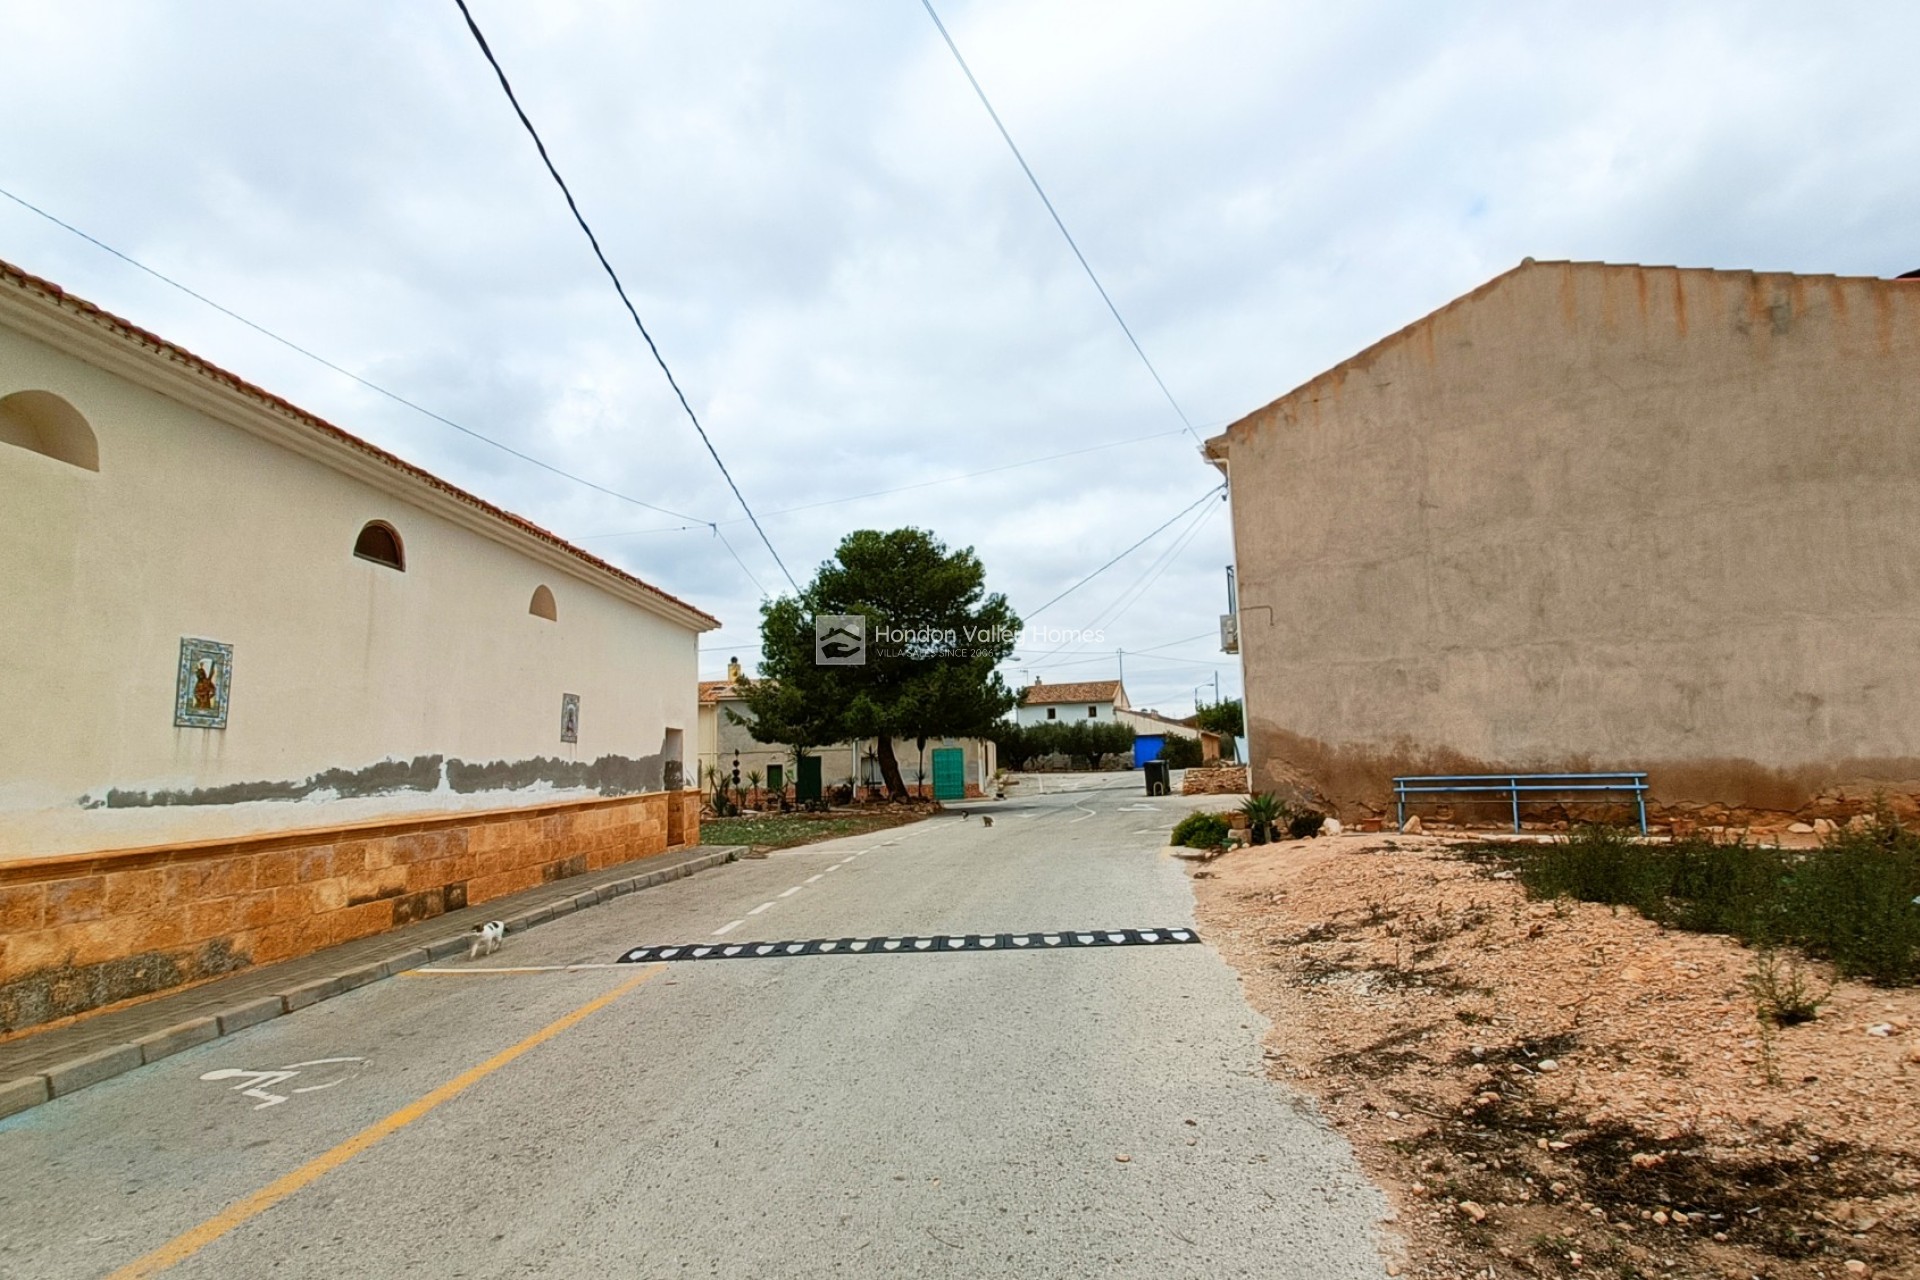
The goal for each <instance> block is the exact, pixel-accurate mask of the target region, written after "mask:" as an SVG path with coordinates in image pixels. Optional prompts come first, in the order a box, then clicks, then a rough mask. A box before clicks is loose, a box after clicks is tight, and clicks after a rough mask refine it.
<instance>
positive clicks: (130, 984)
mask: <svg viewBox="0 0 1920 1280" xmlns="http://www.w3.org/2000/svg"><path fill="white" fill-rule="evenodd" d="M669 805H678V806H679V807H680V814H681V817H680V824H681V832H682V834H683V836H684V839H683V842H682V843H684V844H692V843H697V842H698V841H699V838H700V834H699V833H700V803H699V793H698V792H694V791H684V792H679V793H667V792H652V793H649V794H645V795H638V796H623V797H619V798H615V799H598V798H596V799H590V800H582V801H575V802H571V803H566V804H556V805H552V806H547V807H543V808H539V809H531V810H529V809H516V810H509V811H492V812H485V813H471V814H459V815H455V816H448V817H438V818H429V819H422V820H417V821H411V822H401V823H386V824H380V825H372V826H359V827H333V828H320V829H314V830H307V831H301V832H292V833H283V834H279V835H273V836H260V837H252V838H248V839H245V840H238V841H226V842H219V843H202V844H192V845H173V846H166V847H162V848H152V849H131V850H124V851H118V852H112V853H100V854H88V855H80V856H74V857H64V858H46V859H36V860H33V861H23V862H13V863H4V864H0V1034H4V1033H7V1032H11V1031H17V1030H19V1029H21V1028H24V1027H31V1026H36V1025H38V1024H40V1023H44V1022H49V1021H53V1020H55V1019H58V1018H65V1017H70V1016H72V1015H75V1014H80V1013H85V1012H88V1011H89V1010H92V1009H97V1008H100V1007H102V1006H104V1005H109V1004H115V1003H118V1002H120V1001H123V1000H129V999H133V998H136V997H139V996H144V995H149V994H152V993H154V992H157V991H164V990H167V989H168V988H171V987H177V986H180V985H183V984H185V983H190V982H196V981H199V980H201V979H203V978H209V977H214V976H217V975H219V974H222V973H229V972H232V971H234V970H236V969H243V968H246V967H247V966H249V965H255V964H269V963H272V962H274V961H278V960H287V959H292V958H293V957H296V956H301V955H305V954H307V953H309V952H312V951H317V950H320V949H321V948H323V947H328V946H332V945H334V944H336V943H341V942H349V941H352V940H353V939H355V938H363V937H366V936H367V935H369V934H375V933H381V932H384V931H385V930H388V929H393V928H397V927H399V926H401V925H406V924H412V923H414V922H415V921H418V920H425V919H429V918H431V917H433V916H437V915H440V914H442V913H444V912H447V911H456V910H459V909H460V908H462V907H465V906H469V905H474V904H478V903H482V902H486V901H489V900H490V899H493V898H498V897H502V896H504V895H506V894H510V893H516V892H518V891H520V890H522V889H529V888H532V887H533V886H535V885H538V884H542V883H547V882H551V881H555V880H561V879H565V878H567V877H569V876H577V875H583V874H585V873H586V872H588V871H597V870H600V869H601V868H604V867H608V866H613V865H615V864H617V863H621V862H627V861H631V860H632V859H635V858H640V857H645V856H647V855H649V854H655V853H662V852H665V851H666V850H667V849H668V848H669V845H668V843H667V829H668V806H669Z"/></svg>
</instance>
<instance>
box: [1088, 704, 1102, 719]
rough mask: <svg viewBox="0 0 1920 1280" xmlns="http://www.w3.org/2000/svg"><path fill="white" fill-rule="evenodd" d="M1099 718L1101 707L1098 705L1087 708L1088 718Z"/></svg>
mask: <svg viewBox="0 0 1920 1280" xmlns="http://www.w3.org/2000/svg"><path fill="white" fill-rule="evenodd" d="M1099 718H1100V708H1098V707H1088V708H1087V719H1089V720H1098V719H1099Z"/></svg>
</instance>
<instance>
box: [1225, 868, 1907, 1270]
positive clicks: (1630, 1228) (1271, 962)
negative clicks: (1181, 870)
mask: <svg viewBox="0 0 1920 1280" xmlns="http://www.w3.org/2000/svg"><path fill="white" fill-rule="evenodd" d="M1468 843H1469V842H1468V841H1467V840H1463V839H1457V838H1448V837H1442V836H1432V835H1429V836H1413V837H1409V836H1401V835H1377V834H1376V835H1353V834H1348V835H1344V836H1338V837H1332V838H1323V839H1318V840H1311V841H1294V842H1287V843H1283V844H1279V845H1269V846H1265V847H1260V848H1253V849H1244V850H1237V851H1235V852H1232V853H1229V854H1227V855H1225V856H1224V857H1221V858H1218V859H1216V860H1214V861H1212V862H1210V863H1207V864H1205V865H1203V866H1198V867H1196V869H1195V870H1194V875H1195V877H1196V880H1197V883H1196V884H1195V889H1196V891H1197V897H1198V901H1199V922H1200V925H1201V928H1202V930H1203V932H1204V933H1205V935H1206V937H1207V938H1208V940H1209V941H1210V942H1212V943H1213V944H1214V945H1215V946H1217V947H1219V948H1220V949H1221V951H1222V952H1223V953H1224V954H1225V955H1226V956H1227V958H1228V959H1229V960H1230V961H1231V962H1232V963H1233V964H1234V965H1235V967H1236V968H1237V969H1238V970H1239V972H1240V974H1241V978H1242V981H1243V983H1244V985H1245V987H1246V990H1247V993H1248V996H1249V998H1250V999H1251V1000H1252V1002H1253V1003H1254V1004H1255V1005H1256V1006H1257V1007H1258V1008H1260V1009H1261V1010H1262V1011H1263V1012H1265V1013H1266V1014H1267V1015H1268V1016H1269V1017H1270V1018H1272V1019H1273V1026H1272V1029H1271V1031H1270V1032H1269V1034H1268V1038H1267V1046H1268V1047H1267V1056H1268V1070H1269V1073H1270V1074H1271V1075H1272V1076H1273V1077H1274V1078H1275V1079H1278V1080H1284V1081H1286V1082H1287V1083H1288V1084H1290V1085H1291V1086H1293V1087H1295V1088H1299V1089H1304V1090H1307V1091H1310V1092H1311V1093H1312V1094H1314V1095H1316V1096H1317V1097H1318V1099H1319V1101H1320V1106H1321V1108H1322V1111H1323V1113H1324V1114H1325V1115H1326V1117H1327V1118H1328V1120H1329V1122H1330V1123H1332V1124H1333V1125H1335V1126H1337V1127H1338V1128H1340V1129H1341V1130H1342V1131H1343V1132H1344V1133H1346V1134H1347V1136H1348V1137H1349V1138H1350V1139H1351V1140H1352V1141H1353V1143H1354V1145H1355V1147H1356V1149H1357V1150H1358V1151H1359V1153H1360V1156H1361V1158H1362V1160H1363V1161H1364V1162H1365V1163H1366V1164H1367V1165H1368V1167H1369V1169H1370V1171H1371V1172H1372V1173H1373V1174H1374V1175H1375V1176H1376V1177H1377V1178H1378V1179H1379V1180H1380V1181H1381V1183H1382V1184H1383V1185H1384V1186H1385V1187H1386V1188H1387V1189H1388V1191H1389V1194H1390V1195H1392V1196H1393V1197H1394V1198H1395V1200H1396V1204H1397V1208H1398V1214H1399V1219H1398V1222H1397V1223H1396V1224H1395V1226H1396V1229H1397V1230H1398V1231H1399V1232H1400V1233H1401V1235H1402V1237H1403V1239H1404V1240H1405V1243H1406V1250H1405V1254H1404V1256H1403V1257H1402V1258H1400V1259H1398V1260H1397V1261H1396V1263H1395V1264H1394V1268H1393V1273H1395V1274H1403V1275H1408V1276H1436V1277H1439V1276H1447V1277H1455V1276H1495V1277H1498V1276H1527V1275H1542V1276H1578V1275H1592V1274H1599V1275H1619V1276H1684V1277H1692V1276H1700V1277H1716V1278H1719V1277H1741V1278H1745V1277H1763V1278H1765V1280H1774V1278H1775V1277H1787V1276H1836V1277H1838V1276H1849V1275H1875V1276H1885V1277H1905V1278H1907V1280H1920V990H1914V989H1903V990H1883V989H1879V988H1874V987H1869V986H1864V985H1861V984H1857V983H1837V984H1834V980H1833V976H1832V974H1831V973H1830V972H1827V971H1825V970H1824V967H1823V966H1819V965H1808V966H1807V967H1806V973H1805V976H1806V977H1807V979H1808V980H1809V981H1811V982H1812V983H1813V984H1814V989H1815V990H1816V991H1820V990H1824V989H1825V988H1826V987H1827V986H1828V985H1829V984H1833V986H1832V992H1831V995H1830V996H1829V998H1828V1000H1827V1002H1826V1003H1825V1004H1824V1006H1823V1007H1822V1008H1821V1011H1820V1015H1819V1017H1818V1018H1817V1019H1815V1020H1814V1021H1812V1022H1809V1023H1804V1024H1802V1025H1798V1026H1793V1027H1787V1028H1775V1027H1772V1026H1771V1025H1769V1024H1763V1023H1762V1022H1761V1021H1760V1019H1759V1017H1758V1014H1757V1007H1756V1004H1755V999H1754V996H1753V993H1752V989H1751V980H1752V979H1753V977H1754V974H1755V971H1756V964H1757V962H1758V960H1757V957H1756V955H1755V953H1753V952H1751V951H1749V950H1747V949H1745V948H1743V947H1741V946H1740V945H1739V944H1738V943H1736V942H1734V941H1732V940H1731V939H1727V938H1723V937H1714V936H1706V935H1699V934H1686V933H1676V932H1670V931H1668V930H1665V929H1663V928H1661V927H1660V926H1658V925H1655V924H1653V923H1651V922H1649V921H1647V920H1645V919H1643V918H1642V917H1640V916H1638V915H1637V914H1634V913H1632V912H1628V911H1620V912H1615V911H1613V910H1611V909H1609V908H1607V907H1603V906H1596V905H1592V904H1585V903H1573V902H1556V903H1543V902H1532V901H1529V900H1528V899H1527V897H1526V895H1525V893H1524V891H1523V890H1522V889H1521V887H1520V886H1519V885H1518V884H1517V883H1516V882H1515V881H1514V880H1513V879H1512V878H1511V873H1510V872H1507V871H1503V870H1502V869H1501V867H1500V864H1499V863H1498V862H1489V861H1486V860H1484V859H1483V860H1478V861H1474V860H1468V859H1467V858H1464V857H1462V856H1460V851H1461V850H1462V849H1464V848H1465V847H1466V846H1467V845H1468Z"/></svg>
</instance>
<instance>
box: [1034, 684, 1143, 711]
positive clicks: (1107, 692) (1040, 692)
mask: <svg viewBox="0 0 1920 1280" xmlns="http://www.w3.org/2000/svg"><path fill="white" fill-rule="evenodd" d="M1119 695H1120V682H1119V681H1118V680H1082V681H1079V682H1078V683H1074V684H1036V685H1030V686H1028V687H1027V689H1026V691H1025V692H1024V693H1023V694H1022V695H1021V697H1020V705H1022V706H1026V707H1044V706H1049V705H1052V704H1057V703H1062V702H1113V701H1115V700H1116V699H1117V698H1118V697H1119Z"/></svg>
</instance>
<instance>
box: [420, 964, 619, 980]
mask: <svg viewBox="0 0 1920 1280" xmlns="http://www.w3.org/2000/svg"><path fill="white" fill-rule="evenodd" d="M631 967H632V966H631V965H624V964H522V965H512V966H503V967H497V968H492V969H468V968H460V969H403V970H401V972H400V974H399V975H398V976H400V977H402V978H471V977H478V976H481V975H484V974H493V973H580V972H582V971H583V970H588V969H628V968H631Z"/></svg>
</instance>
